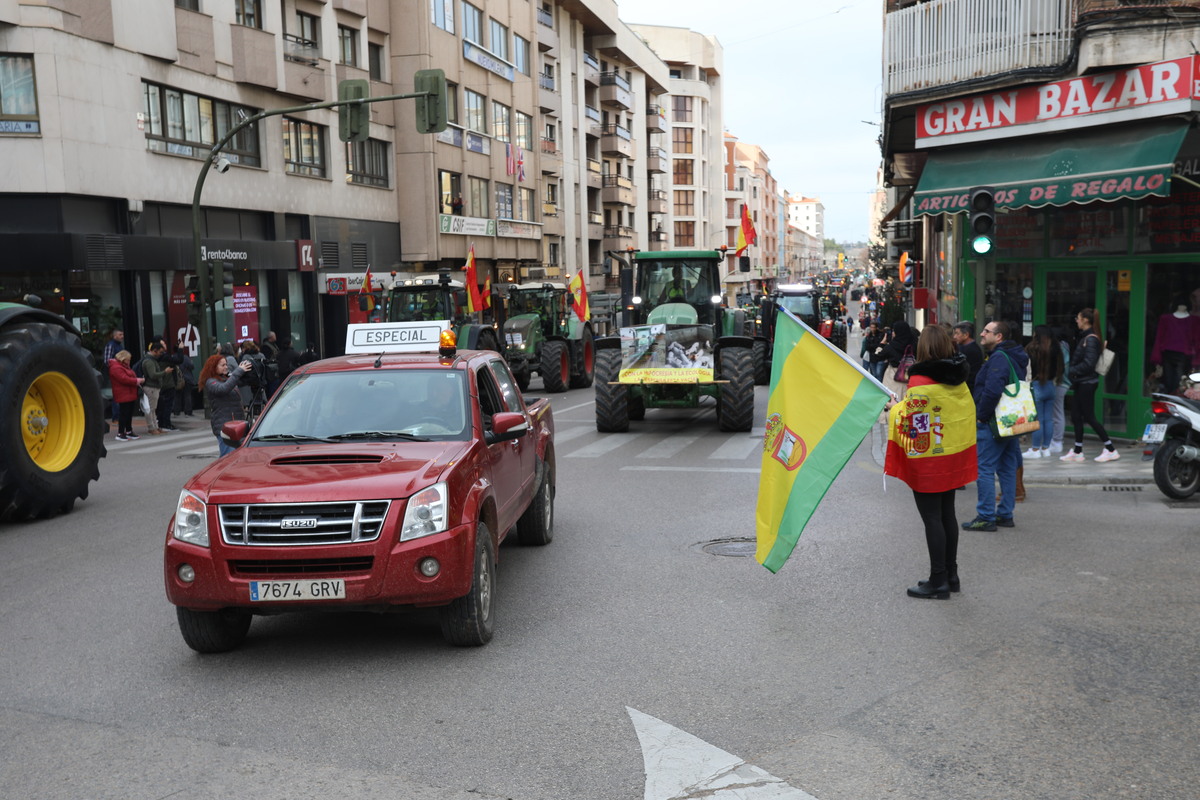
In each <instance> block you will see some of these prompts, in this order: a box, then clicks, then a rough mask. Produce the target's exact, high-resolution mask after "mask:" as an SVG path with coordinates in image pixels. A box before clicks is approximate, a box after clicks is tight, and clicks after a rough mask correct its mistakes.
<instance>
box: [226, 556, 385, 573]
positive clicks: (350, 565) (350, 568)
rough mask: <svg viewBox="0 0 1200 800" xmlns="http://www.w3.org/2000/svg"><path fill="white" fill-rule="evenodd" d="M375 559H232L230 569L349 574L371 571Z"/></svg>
mask: <svg viewBox="0 0 1200 800" xmlns="http://www.w3.org/2000/svg"><path fill="white" fill-rule="evenodd" d="M374 563H375V559H374V558H373V557H371V556H363V557H361V558H306V559H303V560H300V561H246V560H238V561H230V562H229V571H230V572H231V573H233V574H234V575H247V576H249V575H347V574H350V573H358V572H370V571H371V567H372V565H373V564H374Z"/></svg>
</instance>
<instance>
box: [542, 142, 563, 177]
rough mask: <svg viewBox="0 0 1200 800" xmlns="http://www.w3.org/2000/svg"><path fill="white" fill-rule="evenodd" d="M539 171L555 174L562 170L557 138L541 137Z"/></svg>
mask: <svg viewBox="0 0 1200 800" xmlns="http://www.w3.org/2000/svg"><path fill="white" fill-rule="evenodd" d="M541 142H542V144H541V148H542V158H541V171H542V174H543V175H557V174H559V173H560V172H562V151H561V150H559V149H558V140H557V139H548V138H546V137H542V140H541Z"/></svg>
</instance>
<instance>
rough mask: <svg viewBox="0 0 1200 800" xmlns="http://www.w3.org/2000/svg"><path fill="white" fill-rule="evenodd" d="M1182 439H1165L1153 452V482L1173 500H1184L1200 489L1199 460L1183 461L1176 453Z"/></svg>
mask: <svg viewBox="0 0 1200 800" xmlns="http://www.w3.org/2000/svg"><path fill="white" fill-rule="evenodd" d="M1183 445H1184V441H1183V440H1182V439H1167V440H1166V441H1165V442H1163V443H1162V444H1160V445H1159V446H1158V451H1157V452H1156V453H1155V454H1154V483H1155V485H1156V486H1158V490H1159V491H1160V492H1162V493H1163V494H1165V495H1166V496H1167V497H1170V498H1171V499H1173V500H1186V499H1188V498H1189V497H1191V496H1192V495H1194V494H1195V493H1196V490H1197V489H1200V461H1183V460H1182V459H1180V458H1179V457H1178V456H1177V455H1176V454H1177V453H1178V451H1179V448H1180V447H1183Z"/></svg>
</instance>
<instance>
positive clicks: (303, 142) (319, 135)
mask: <svg viewBox="0 0 1200 800" xmlns="http://www.w3.org/2000/svg"><path fill="white" fill-rule="evenodd" d="M283 160H284V163H285V164H286V165H287V171H288V172H289V173H291V174H293V175H309V176H311V177H314V178H324V177H325V126H324V125H316V124H313V123H311V122H305V121H304V120H301V119H291V118H288V117H284V119H283Z"/></svg>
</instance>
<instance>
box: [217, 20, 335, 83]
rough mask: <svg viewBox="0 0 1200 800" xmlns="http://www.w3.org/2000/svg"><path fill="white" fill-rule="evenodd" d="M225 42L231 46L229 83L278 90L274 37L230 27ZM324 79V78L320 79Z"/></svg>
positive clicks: (257, 31)
mask: <svg viewBox="0 0 1200 800" xmlns="http://www.w3.org/2000/svg"><path fill="white" fill-rule="evenodd" d="M229 38H230V40H231V44H232V45H233V48H232V49H233V79H234V81H236V82H237V83H246V84H250V85H251V86H261V87H263V88H264V89H278V88H279V73H278V72H277V71H276V69H275V34H273V33H268V32H267V31H260V30H259V29H258V28H248V27H246V26H245V25H230V26H229ZM322 79H324V75H322Z"/></svg>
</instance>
